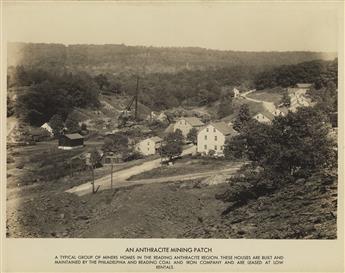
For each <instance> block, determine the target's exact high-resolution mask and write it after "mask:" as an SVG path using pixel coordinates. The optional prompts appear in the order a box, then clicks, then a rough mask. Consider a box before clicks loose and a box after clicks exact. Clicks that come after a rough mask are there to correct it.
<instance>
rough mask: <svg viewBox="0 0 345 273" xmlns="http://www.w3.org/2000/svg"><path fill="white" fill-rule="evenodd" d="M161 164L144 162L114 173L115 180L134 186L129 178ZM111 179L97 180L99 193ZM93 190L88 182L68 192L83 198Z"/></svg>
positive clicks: (191, 149) (159, 160)
mask: <svg viewBox="0 0 345 273" xmlns="http://www.w3.org/2000/svg"><path fill="white" fill-rule="evenodd" d="M195 149H196V146H192V147H188V148H186V149H185V150H184V151H183V152H182V155H188V154H192V153H193V152H195ZM160 163H161V159H160V158H158V159H154V160H151V161H147V162H144V163H143V164H141V165H138V166H134V167H131V168H128V169H125V170H122V171H118V172H114V173H113V180H114V181H117V182H116V183H117V184H119V183H123V182H126V183H129V184H128V185H132V184H133V182H134V181H131V182H128V181H126V180H127V179H128V178H130V177H131V176H133V175H137V174H139V173H142V172H146V171H150V170H152V169H155V168H158V167H159V166H160V165H161V164H160ZM110 179H111V176H110V175H107V176H104V177H102V178H100V179H97V180H96V181H95V186H96V187H98V186H99V191H101V190H105V189H107V188H109V185H110ZM121 185H122V184H121ZM91 189H92V185H91V183H90V182H87V183H85V184H82V185H79V186H76V187H73V188H71V189H69V190H67V191H66V192H69V193H75V194H77V195H79V196H81V195H84V194H88V193H90V192H91Z"/></svg>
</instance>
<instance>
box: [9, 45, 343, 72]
mask: <svg viewBox="0 0 345 273" xmlns="http://www.w3.org/2000/svg"><path fill="white" fill-rule="evenodd" d="M7 51H8V66H16V65H24V66H35V67H36V68H42V69H50V70H51V69H57V70H61V69H68V70H70V71H75V70H83V71H87V72H88V73H90V74H100V73H119V72H133V71H138V70H140V69H141V68H142V66H143V65H145V69H146V71H147V72H148V73H151V72H169V73H174V72H178V71H181V70H184V69H187V70H197V69H206V68H210V67H213V68H215V67H230V66H242V65H252V66H261V67H264V66H267V67H270V66H279V65H284V64H297V63H300V62H306V61H311V60H316V59H328V60H330V59H334V58H335V57H336V54H335V53H327V54H326V53H319V52H241V51H220V50H209V49H204V48H192V47H184V48H176V47H171V48H166V47H162V48H160V47H144V46H126V45H123V44H121V45H68V46H65V45H63V44H27V43H9V44H8V49H7Z"/></svg>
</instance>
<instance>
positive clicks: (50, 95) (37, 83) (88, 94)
mask: <svg viewBox="0 0 345 273" xmlns="http://www.w3.org/2000/svg"><path fill="white" fill-rule="evenodd" d="M14 77H15V79H16V80H15V81H14V82H13V85H14V86H29V89H28V91H27V92H24V93H19V94H17V95H18V98H17V100H16V104H15V114H16V115H17V116H18V117H19V118H20V119H22V120H24V121H25V122H28V123H29V124H31V125H42V124H43V123H44V122H47V121H49V120H50V119H51V117H52V116H54V115H57V114H58V115H60V116H61V117H62V119H63V120H64V119H66V117H67V115H68V114H69V113H70V112H71V111H72V110H73V108H74V107H97V106H99V101H98V95H99V87H98V85H97V83H96V82H95V80H94V79H93V78H92V77H90V76H89V75H88V74H86V73H82V72H80V73H75V74H72V73H62V74H57V73H53V72H48V71H43V70H41V69H29V68H28V69H26V68H24V67H22V66H19V67H17V69H16V72H15V74H14Z"/></svg>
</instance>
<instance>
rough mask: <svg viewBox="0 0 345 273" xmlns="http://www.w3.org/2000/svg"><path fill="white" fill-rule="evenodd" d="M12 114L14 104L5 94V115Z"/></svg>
mask: <svg viewBox="0 0 345 273" xmlns="http://www.w3.org/2000/svg"><path fill="white" fill-rule="evenodd" d="M13 114H14V104H13V101H12V100H11V99H10V97H9V96H7V117H10V116H12V115H13Z"/></svg>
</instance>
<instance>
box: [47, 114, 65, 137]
mask: <svg viewBox="0 0 345 273" xmlns="http://www.w3.org/2000/svg"><path fill="white" fill-rule="evenodd" d="M49 125H50V127H51V128H52V129H53V134H54V136H60V135H61V134H62V132H63V129H64V127H65V126H64V123H63V120H62V117H61V116H60V115H58V114H56V115H54V116H52V117H51V119H50V120H49Z"/></svg>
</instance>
